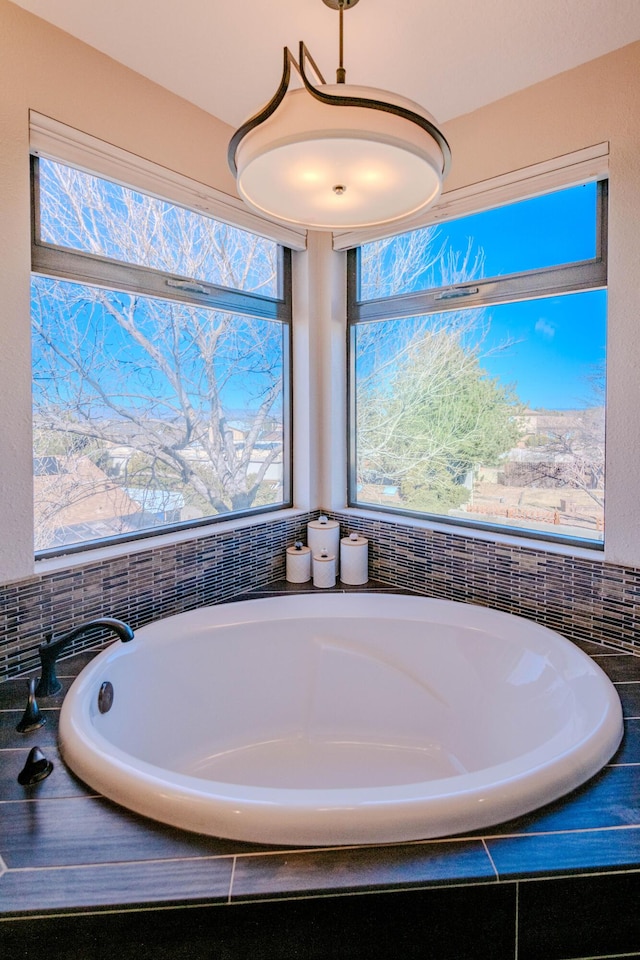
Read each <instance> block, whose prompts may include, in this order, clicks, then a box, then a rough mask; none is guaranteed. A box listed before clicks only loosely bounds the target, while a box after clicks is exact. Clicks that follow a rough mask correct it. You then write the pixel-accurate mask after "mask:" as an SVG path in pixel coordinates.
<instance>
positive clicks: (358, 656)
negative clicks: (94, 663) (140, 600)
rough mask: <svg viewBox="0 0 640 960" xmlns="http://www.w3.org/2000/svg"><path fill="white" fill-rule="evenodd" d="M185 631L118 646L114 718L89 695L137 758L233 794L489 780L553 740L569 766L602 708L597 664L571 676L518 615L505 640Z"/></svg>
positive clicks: (377, 631) (111, 662)
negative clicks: (494, 771)
mask: <svg viewBox="0 0 640 960" xmlns="http://www.w3.org/2000/svg"><path fill="white" fill-rule="evenodd" d="M171 619H172V620H173V621H174V623H173V624H171V623H170V622H169V621H167V622H166V624H165V627H166V629H165V632H164V635H161V636H155V635H154V633H153V631H152V630H150V631H149V632H148V635H146V634H145V632H144V631H140V634H139V636H138V638H137V639H136V640H135V641H134V642H133V643H131V644H127V645H126V646H124V645H119V646H117V647H114V648H113V651H114V652H113V655H112V656H111V657H110V658H109V659H107V660H106V662H105V666H104V672H103V674H101V675H100V677H97V678H96V679H94V680H92V690H93V691H95V689H97V688H98V687H99V684H100V682H102V680H103V679H106V680H109V681H110V682H111V683H112V684H113V687H114V694H115V695H114V706H113V709H112V710H111V711H110V712H108V713H105V714H101V713H100V712H99V711H98V709H97V705H96V697H95V696H88V697H87V710H88V712H89V714H90V718H89V719H90V723H91V725H92V726H93V727H94V729H95V731H96V733H97V734H99V735H100V737H103V738H104V739H105V740H106V741H107V742H109V743H111V744H113V745H114V746H115V747H116V748H117V749H119V750H121V751H123V752H124V753H126V754H127V755H130V756H132V757H134V758H137V759H139V760H140V761H143V762H144V763H147V764H151V765H155V766H157V767H158V768H161V769H163V770H167V771H172V772H175V773H176V774H178V775H186V776H188V777H196V778H199V779H203V780H210V781H215V782H217V783H228V784H248V785H251V786H258V787H268V788H293V789H301V788H308V787H312V788H313V787H322V788H325V789H331V788H349V787H385V786H390V785H393V784H412V783H424V782H426V781H432V780H441V779H443V778H445V779H446V778H449V777H456V776H459V775H463V774H469V773H474V772H476V771H481V770H484V769H486V768H490V767H495V766H496V765H500V764H505V763H508V762H509V761H512V760H515V759H517V758H519V757H522V756H523V754H535V753H536V751H538V750H542V749H544V750H545V751H548V749H549V744H550V743H551V744H552V751H553V752H555V753H557V754H558V755H561V754H562V753H563V751H565V750H566V749H568V748H569V747H570V746H571V745H572V744H575V743H576V741H579V740H580V738H581V736H583V731H584V734H585V735H586V732H587V730H588V728H589V727H590V726H593V722H594V717H593V710H592V709H591V708H590V705H591V706H592V705H593V704H594V702H595V703H597V702H599V701H598V697H597V688H598V684H599V678H598V676H597V673H598V669H597V667H595V666H594V665H593V664H592V662H591V661H590V660H589V659H588V658H587V657H578V658H574V657H571V658H570V659H571V665H570V667H569V668H568V666H567V659H566V656H565V651H564V649H563V648H562V647H558V646H557V644H555V643H554V642H550V641H551V638H552V637H553V638H555V635H550V636H547V633H548V632H547V631H539V629H538V630H537V631H531V634H532V635H531V637H529V638H527V640H526V642H525V643H523V638H522V636H521V633H522V631H524V632H525V633H526V632H527V624H526V621H516V620H515V618H512V617H508V618H506V619H505V620H504V622H499V623H498V624H497V625H496V621H495V620H493V621H492V623H491V627H490V628H489V629H488V628H485V627H483V626H482V625H476V626H471V625H469V624H468V623H467V624H465V625H462V624H460V623H447V622H444V620H441V621H440V622H438V620H437V619H436V620H435V621H434V622H428V623H425V622H424V621H423V620H418V619H410V618H409V619H406V618H405V619H401V620H398V619H397V617H393V616H387V617H385V616H384V615H380V613H378V615H376V616H366V615H363V614H362V613H360V614H359V615H358V616H338V615H335V616H315V617H313V616H305V617H295V616H293V617H284V618H280V619H274V620H265V621H263V622H260V623H259V625H256V623H255V622H252V621H249V622H236V623H230V624H223V625H215V624H213V625H211V624H206V623H202V622H201V621H200V619H199V618H198V617H196V618H193V622H192V623H191V624H189V622H188V619H187V620H184V619H183V620H182V622H181V621H180V620H179V618H171ZM514 624H516V625H518V626H519V627H520V628H521V629H520V631H515V630H514ZM174 629H175V630H176V631H178V633H177V634H176V633H173V632H172V631H173V630H174ZM141 647H146V648H147V649H146V650H145V651H144V652H145V654H149V655H145V656H142V657H141V656H140V648H141ZM569 652H570V653H572V654H573V653H576V652H577V651H575V650H574V651H569ZM567 669H569V670H570V673H571V683H567V682H566V679H567ZM601 709H602V710H603V712H604V711H605V710H606V706H605V705H604V704H603V706H602V707H601ZM596 722H597V721H596Z"/></svg>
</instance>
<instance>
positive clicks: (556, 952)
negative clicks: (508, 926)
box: [518, 873, 640, 960]
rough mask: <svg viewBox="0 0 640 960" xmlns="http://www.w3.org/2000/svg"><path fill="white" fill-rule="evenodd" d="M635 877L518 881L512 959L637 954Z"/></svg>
mask: <svg viewBox="0 0 640 960" xmlns="http://www.w3.org/2000/svg"><path fill="white" fill-rule="evenodd" d="M639 901H640V874H639V873H626V874H613V875H604V876H599V877H572V878H569V879H564V880H547V881H545V882H544V883H521V884H520V885H519V896H518V960H541V958H542V957H544V960H584V958H588V957H593V958H596V957H637V956H639V955H640V924H639V921H638V902H639Z"/></svg>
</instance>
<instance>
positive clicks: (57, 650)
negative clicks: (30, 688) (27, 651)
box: [36, 617, 133, 697]
mask: <svg viewBox="0 0 640 960" xmlns="http://www.w3.org/2000/svg"><path fill="white" fill-rule="evenodd" d="M97 628H102V629H103V630H104V629H107V630H113V632H114V633H115V634H117V636H119V637H120V639H121V640H122V642H123V643H127V642H128V641H129V640H133V630H132V629H131V627H130V626H129V624H128V623H124V622H123V621H122V620H116V619H115V618H114V617H98V618H97V619H96V620H88V621H87V622H86V623H82V624H81V625H80V626H79V627H75V628H74V629H73V630H70V631H69V632H68V633H65V634H63V636H61V637H58V638H57V639H55V638H54V636H53V634H50V635H49V637H47V639H46V640H45V641H44V643H41V644H40V646H39V647H38V651H39V653H40V663H41V664H42V670H41V674H40V680H39V682H38V686H37V687H36V695H37V696H38V697H52V696H54V695H55V694H56V693H59V692H60V690H61V689H62V684H61V683H60V681H59V680H58V678H57V676H56V660H57V659H58V657H59V656H60V655H61V654H62V651H63V650H64V649H65V647H66V646H67V645H68V644H69V643H71V641H72V640H75V639H76V637H79V636H80V634H82V633H84V632H85V631H86V630H94V629H97Z"/></svg>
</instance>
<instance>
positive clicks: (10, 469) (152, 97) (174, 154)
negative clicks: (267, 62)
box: [0, 0, 235, 582]
mask: <svg viewBox="0 0 640 960" xmlns="http://www.w3.org/2000/svg"><path fill="white" fill-rule="evenodd" d="M29 109H34V110H36V111H38V112H39V113H42V114H45V115H46V116H49V117H53V118H54V119H56V120H59V121H61V122H62V123H66V124H68V125H70V126H72V127H76V128H77V129H79V130H82V131H84V132H86V133H89V134H92V135H94V136H96V137H99V138H100V139H102V140H106V141H108V142H110V143H113V144H116V145H117V146H118V147H121V148H123V149H125V150H129V151H130V152H132V153H134V154H137V155H139V156H142V157H145V158H147V159H149V160H153V161H154V162H156V163H159V164H161V165H163V166H165V167H168V168H169V169H171V170H176V171H178V172H180V173H182V174H184V175H186V176H189V177H191V178H193V179H194V180H197V181H200V182H202V183H206V184H209V185H211V186H213V187H216V188H218V189H220V190H223V191H225V192H226V193H232V194H233V193H235V187H234V181H233V178H232V176H231V174H230V172H229V170H228V168H227V160H226V149H227V143H228V140H229V137H230V135H231V133H232V130H231V128H230V127H229V126H228V125H227V124H224V123H222V121H220V120H217V119H216V118H214V117H211V116H210V115H208V114H207V113H205V112H204V111H202V110H200V109H198V108H197V107H194V106H192V105H191V104H189V103H187V102H186V101H184V100H181V99H180V98H179V97H176V96H174V95H173V94H171V93H168V92H167V91H166V90H163V89H162V88H161V87H159V86H157V85H156V84H154V83H151V81H149V80H146V79H145V78H144V77H141V76H139V75H138V74H136V73H134V72H133V71H131V70H128V69H127V68H126V67H123V66H122V65H120V64H118V63H116V62H115V61H113V60H110V59H109V58H108V57H106V56H104V55H102V54H100V53H98V52H97V51H95V50H93V49H92V48H91V47H88V46H86V45H85V44H83V43H80V42H79V41H77V40H75V39H73V38H72V37H70V36H69V35H68V34H66V33H63V32H62V31H61V30H58V29H56V28H55V27H52V26H50V25H49V24H47V23H45V21H43V20H40V19H39V18H37V17H34V16H32V15H31V14H28V13H26V12H25V11H23V10H22V9H21V8H20V7H16V6H14V5H13V4H11V3H8V2H7V0H0V289H1V290H2V297H1V299H0V451H1V459H0V463H1V466H0V471H1V473H0V489H1V491H2V493H1V497H0V530H1V531H2V532H1V534H0V582H2V581H6V580H15V579H17V578H19V577H22V576H28V575H29V574H31V573H32V572H33V545H32V541H31V525H32V520H31V516H32V495H31V487H30V480H29V479H28V478H29V477H30V474H31V440H30V429H31V428H30V406H31V402H30V381H31V374H30V341H29V264H30V256H31V253H30V240H29V229H30V220H29V162H28V158H29Z"/></svg>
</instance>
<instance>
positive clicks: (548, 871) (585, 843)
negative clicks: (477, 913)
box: [485, 826, 640, 947]
mask: <svg viewBox="0 0 640 960" xmlns="http://www.w3.org/2000/svg"><path fill="white" fill-rule="evenodd" d="M485 842H486V845H487V849H488V851H489V853H490V855H491V859H492V860H493V863H494V864H495V867H496V870H497V871H498V876H499V878H500V880H514V879H531V878H533V877H536V876H538V877H539V876H543V877H549V876H553V875H554V874H555V875H566V874H569V873H584V872H592V873H595V872H604V871H609V870H620V869H625V868H631V869H634V870H637V869H638V864H640V826H639V827H619V828H613V829H610V830H590V831H580V832H578V831H574V832H571V831H568V832H565V833H547V834H534V835H531V836H519V837H503V838H497V837H488V838H487V839H486V841H485ZM638 946H639V947H640V942H639V943H638Z"/></svg>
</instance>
